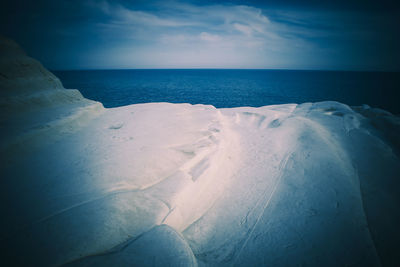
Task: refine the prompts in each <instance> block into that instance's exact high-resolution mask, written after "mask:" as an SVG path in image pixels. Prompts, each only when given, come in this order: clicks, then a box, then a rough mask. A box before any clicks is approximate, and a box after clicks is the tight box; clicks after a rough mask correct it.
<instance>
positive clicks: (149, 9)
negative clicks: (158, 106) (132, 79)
mask: <svg viewBox="0 0 400 267" xmlns="http://www.w3.org/2000/svg"><path fill="white" fill-rule="evenodd" d="M0 34H1V35H4V36H6V37H9V38H12V39H14V40H16V41H17V42H18V43H19V44H20V45H21V46H22V47H23V48H24V49H25V51H27V53H28V54H29V55H31V56H33V57H34V58H37V59H38V60H40V61H41V62H42V63H43V64H44V65H45V66H46V67H47V68H50V69H52V70H66V69H121V68H245V69H260V68H261V69H317V70H368V71H371V70H372V71H400V63H399V62H400V51H399V48H400V7H399V5H396V1H391V0H383V1H370V0H365V1H358V0H353V1H352V0H349V1H343V0H337V1H314V0H303V1H295V0H289V1H277V0H271V1H198V0H193V1H169V0H164V1H127V0H117V1H111V0H81V1H78V0H76V1H75V0H69V1H67V0H38V1H18V0H15V1H2V2H1V8H0Z"/></svg>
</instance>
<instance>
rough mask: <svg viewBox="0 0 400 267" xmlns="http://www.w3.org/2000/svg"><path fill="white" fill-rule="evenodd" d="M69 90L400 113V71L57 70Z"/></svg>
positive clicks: (118, 99)
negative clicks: (326, 104) (329, 103)
mask: <svg viewBox="0 0 400 267" xmlns="http://www.w3.org/2000/svg"><path fill="white" fill-rule="evenodd" d="M54 73H55V75H56V76H57V77H59V78H60V79H61V81H62V83H63V85H64V87H65V88H70V89H79V90H80V91H81V92H82V94H83V95H84V96H85V97H86V98H89V99H93V100H96V101H100V102H102V103H103V105H104V106H105V107H118V106H123V105H130V104H136V103H148V102H171V103H191V104H211V105H213V106H215V107H217V108H229V107H240V106H252V107H259V106H265V105H272V104H284V103H304V102H316V101H324V100H335V101H339V102H342V103H346V104H348V105H352V106H354V105H356V106H357V105H362V104H368V105H370V106H372V107H379V108H383V109H386V110H388V111H391V112H392V113H395V114H400V103H399V100H400V98H399V95H400V73H396V72H353V71H298V70H227V69H168V70H166V69H163V70H78V71H75V70H74V71H54Z"/></svg>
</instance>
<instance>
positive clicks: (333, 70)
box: [49, 68, 400, 73]
mask: <svg viewBox="0 0 400 267" xmlns="http://www.w3.org/2000/svg"><path fill="white" fill-rule="evenodd" d="M49 70H50V71H104V70H261V71H265V70H269V71H326V72H386V73H399V72H400V70H354V69H290V68H81V69H79V68H70V69H50V68H49Z"/></svg>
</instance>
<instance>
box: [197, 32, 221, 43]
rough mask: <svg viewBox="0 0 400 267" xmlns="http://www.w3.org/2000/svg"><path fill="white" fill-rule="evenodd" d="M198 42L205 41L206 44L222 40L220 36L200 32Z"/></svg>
mask: <svg viewBox="0 0 400 267" xmlns="http://www.w3.org/2000/svg"><path fill="white" fill-rule="evenodd" d="M200 40H203V41H206V42H218V41H221V40H222V38H221V36H219V35H217V34H210V33H208V32H202V33H200Z"/></svg>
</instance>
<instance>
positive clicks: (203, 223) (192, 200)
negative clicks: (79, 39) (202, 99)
mask: <svg viewBox="0 0 400 267" xmlns="http://www.w3.org/2000/svg"><path fill="white" fill-rule="evenodd" d="M0 45H1V49H0V51H1V52H0V53H1V54H0V55H1V61H0V85H1V100H0V112H1V115H0V125H1V126H0V127H1V128H0V130H1V146H0V151H1V170H0V176H1V179H0V183H1V184H0V190H1V191H0V195H1V201H0V207H1V214H2V219H1V220H0V224H1V227H0V231H1V232H0V240H1V241H0V243H1V252H2V254H4V255H2V257H1V258H0V261H3V262H7V264H8V265H9V266H12V265H18V266H25V265H26V266H58V265H68V266H127V265H139V266H196V265H199V266H203V265H204V266H224V265H227V266H232V265H243V266H258V265H266V266H298V265H306V266H346V265H350V266H351V265H354V266H379V265H385V266H395V265H398V264H400V249H399V246H398V243H399V241H400V231H399V230H398V226H399V225H400V215H399V214H400V213H399V210H400V209H399V208H400V206H399V204H400V199H399V198H400V187H399V178H400V175H399V174H400V161H399V152H400V146H399V143H400V142H399V138H400V119H399V117H397V116H394V115H392V114H390V113H388V112H385V111H381V110H377V109H373V108H369V107H367V106H365V107H358V108H353V109H352V108H350V107H348V106H346V105H344V104H340V103H337V102H321V103H315V104H312V103H305V104H301V105H296V104H288V105H277V106H265V107H261V108H250V107H243V108H233V109H215V108H214V107H212V106H205V105H194V106H193V105H189V104H168V103H149V104H138V105H130V106H125V107H119V108H113V109H104V108H103V107H102V105H101V104H100V103H97V102H94V101H90V100H87V99H84V98H83V97H82V96H81V95H80V93H79V92H78V91H77V90H66V89H64V88H63V87H62V85H61V83H60V81H59V80H58V79H57V78H56V77H55V76H54V75H52V74H51V73H49V72H48V71H47V70H45V69H44V68H43V67H42V66H41V65H40V64H39V63H38V62H37V61H35V60H33V59H31V58H28V57H27V56H25V55H24V54H23V52H21V50H20V49H19V48H18V46H17V45H16V44H15V43H13V42H11V41H9V40H5V39H1V40H0ZM1 265H2V266H6V265H3V264H1Z"/></svg>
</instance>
